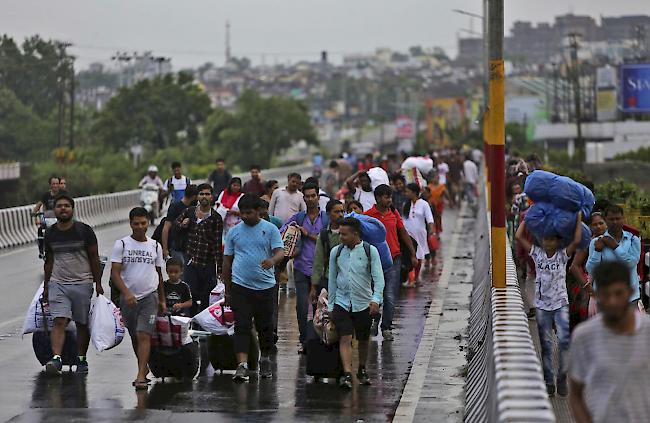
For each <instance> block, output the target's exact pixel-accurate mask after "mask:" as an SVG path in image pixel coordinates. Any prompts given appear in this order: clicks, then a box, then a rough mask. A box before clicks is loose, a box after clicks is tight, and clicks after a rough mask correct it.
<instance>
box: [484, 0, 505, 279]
mask: <svg viewBox="0 0 650 423" xmlns="http://www.w3.org/2000/svg"><path fill="white" fill-rule="evenodd" d="M503 26H504V22H503V0H489V5H488V36H489V58H490V74H489V77H490V85H489V102H488V122H487V124H488V127H487V129H488V130H487V131H486V132H487V150H488V151H487V153H488V154H487V157H488V161H489V165H488V167H489V176H490V197H491V198H490V204H491V206H490V216H491V218H490V225H491V228H490V239H491V241H492V242H491V246H492V286H493V287H494V288H505V287H506V227H505V226H506V216H505V203H506V183H505V176H506V175H505V98H504V97H505V81H504V78H505V76H504V64H503Z"/></svg>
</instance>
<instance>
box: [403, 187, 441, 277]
mask: <svg viewBox="0 0 650 423" xmlns="http://www.w3.org/2000/svg"><path fill="white" fill-rule="evenodd" d="M405 193H406V198H407V199H408V201H407V202H406V203H405V204H404V215H403V216H404V227H405V228H406V231H407V232H408V233H409V235H410V236H411V237H412V238H413V239H415V241H416V242H417V244H418V247H417V250H416V252H415V256H416V258H417V259H418V264H417V266H416V267H415V269H414V271H413V272H412V273H410V274H409V281H408V282H407V283H406V286H410V287H412V286H415V282H416V281H417V280H418V277H419V276H420V268H421V267H422V260H424V258H425V257H426V255H427V254H429V244H428V242H427V237H428V236H429V235H431V234H434V233H435V222H434V220H433V214H432V213H431V207H430V206H429V203H428V202H426V201H425V200H423V199H421V198H420V186H419V185H418V184H415V183H410V184H408V185H406V191H405Z"/></svg>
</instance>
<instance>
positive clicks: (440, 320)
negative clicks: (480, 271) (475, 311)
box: [394, 208, 475, 422]
mask: <svg viewBox="0 0 650 423" xmlns="http://www.w3.org/2000/svg"><path fill="white" fill-rule="evenodd" d="M474 222H475V219H474V218H473V217H471V216H469V211H467V210H466V209H465V208H463V209H462V210H461V211H460V212H459V213H458V214H456V213H454V211H451V210H450V211H447V212H446V213H445V232H443V237H442V242H441V245H442V248H441V250H440V253H441V255H442V257H439V259H441V261H442V262H441V263H439V267H438V269H439V268H440V266H441V265H442V266H441V267H442V270H441V271H439V273H440V277H439V278H434V281H433V284H434V290H433V301H432V302H431V306H430V308H429V311H428V314H427V319H426V322H425V326H424V330H423V335H422V338H421V340H420V344H419V347H418V350H417V353H416V356H415V359H414V362H413V366H412V367H411V370H410V375H409V378H408V381H407V384H406V387H405V389H404V393H403V394H402V398H401V399H400V403H399V406H398V408H397V411H396V414H395V419H394V422H411V421H415V422H430V421H432V416H436V418H435V420H436V421H445V422H462V421H463V415H464V401H465V392H464V386H465V376H466V367H465V366H466V363H467V358H466V356H465V354H466V350H467V349H466V346H467V327H468V322H469V316H470V311H469V306H470V301H469V297H470V295H471V291H472V276H473V251H474Z"/></svg>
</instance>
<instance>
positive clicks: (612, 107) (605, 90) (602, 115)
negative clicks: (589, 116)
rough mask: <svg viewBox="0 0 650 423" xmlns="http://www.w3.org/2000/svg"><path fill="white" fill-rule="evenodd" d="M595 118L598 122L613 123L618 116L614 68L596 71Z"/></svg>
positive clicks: (605, 67)
mask: <svg viewBox="0 0 650 423" xmlns="http://www.w3.org/2000/svg"><path fill="white" fill-rule="evenodd" d="M596 116H597V119H598V122H607V121H614V120H616V118H617V116H618V103H617V99H616V68H615V67H612V66H603V67H602V68H598V69H597V70H596Z"/></svg>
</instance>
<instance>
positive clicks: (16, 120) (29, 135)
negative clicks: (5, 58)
mask: <svg viewBox="0 0 650 423" xmlns="http://www.w3.org/2000/svg"><path fill="white" fill-rule="evenodd" d="M54 135H55V131H54V126H53V124H52V123H51V122H50V121H48V120H45V119H42V118H40V117H39V116H38V115H36V114H35V113H34V112H33V111H32V109H31V108H29V107H27V106H25V105H24V104H23V103H21V101H20V100H19V99H18V98H17V97H16V95H15V94H14V92H13V91H11V90H8V89H6V88H0V157H2V158H9V159H13V160H22V161H27V160H34V159H43V158H45V157H47V155H48V154H49V151H50V149H51V147H52V146H53V145H54V143H55V140H54Z"/></svg>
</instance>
